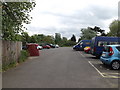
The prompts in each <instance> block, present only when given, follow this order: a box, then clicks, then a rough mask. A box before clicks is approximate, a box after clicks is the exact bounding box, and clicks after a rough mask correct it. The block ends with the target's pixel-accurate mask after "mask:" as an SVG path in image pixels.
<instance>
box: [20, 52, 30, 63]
mask: <svg viewBox="0 0 120 90" xmlns="http://www.w3.org/2000/svg"><path fill="white" fill-rule="evenodd" d="M28 56H29V54H28V51H26V50H22V51H21V55H20V58H19V61H18V63H21V62H24V61H25V60H26V59H27V57H28Z"/></svg>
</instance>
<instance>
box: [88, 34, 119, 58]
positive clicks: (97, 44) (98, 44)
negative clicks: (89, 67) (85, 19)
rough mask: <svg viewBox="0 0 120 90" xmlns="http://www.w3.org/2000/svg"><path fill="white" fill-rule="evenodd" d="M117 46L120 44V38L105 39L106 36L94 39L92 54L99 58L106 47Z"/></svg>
mask: <svg viewBox="0 0 120 90" xmlns="http://www.w3.org/2000/svg"><path fill="white" fill-rule="evenodd" d="M115 44H120V37H105V36H96V37H93V38H92V42H91V46H90V47H91V54H92V55H94V56H96V57H98V58H99V57H100V56H101V55H102V52H103V50H104V46H105V45H115Z"/></svg>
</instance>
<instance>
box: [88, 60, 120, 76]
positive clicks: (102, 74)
mask: <svg viewBox="0 0 120 90" xmlns="http://www.w3.org/2000/svg"><path fill="white" fill-rule="evenodd" d="M88 62H89V64H90V65H91V66H92V67H93V68H94V69H95V70H96V71H97V72H98V73H99V74H100V75H101V76H102V77H104V78H120V77H119V76H113V75H109V74H118V75H119V73H101V72H100V71H99V70H98V69H97V68H96V67H95V66H94V65H93V64H92V63H91V62H90V61H88Z"/></svg>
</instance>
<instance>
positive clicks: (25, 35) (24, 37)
mask: <svg viewBox="0 0 120 90" xmlns="http://www.w3.org/2000/svg"><path fill="white" fill-rule="evenodd" d="M21 41H22V42H23V45H26V43H29V42H30V36H29V35H28V33H27V32H22V33H21Z"/></svg>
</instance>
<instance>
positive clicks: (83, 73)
mask: <svg viewBox="0 0 120 90" xmlns="http://www.w3.org/2000/svg"><path fill="white" fill-rule="evenodd" d="M96 62H97V63H96ZM100 65H101V64H100V62H98V60H97V59H95V60H94V59H93V58H92V57H91V55H89V54H85V53H83V52H80V51H74V50H72V47H62V48H55V49H45V50H42V51H40V56H38V57H30V58H29V59H28V60H27V61H26V62H24V63H22V64H20V65H18V66H17V67H15V68H13V69H10V70H8V71H6V72H4V73H3V77H2V81H3V82H2V83H3V85H2V86H3V88H117V87H118V86H119V85H118V78H113V77H104V75H102V74H103V71H104V73H105V72H110V73H111V72H113V73H117V72H118V71H115V72H114V71H111V70H108V69H106V70H105V68H104V67H103V68H102V69H101V67H100V69H99V66H100ZM95 67H96V68H97V69H98V70H97V69H96V68H95ZM99 70H100V71H99Z"/></svg>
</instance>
